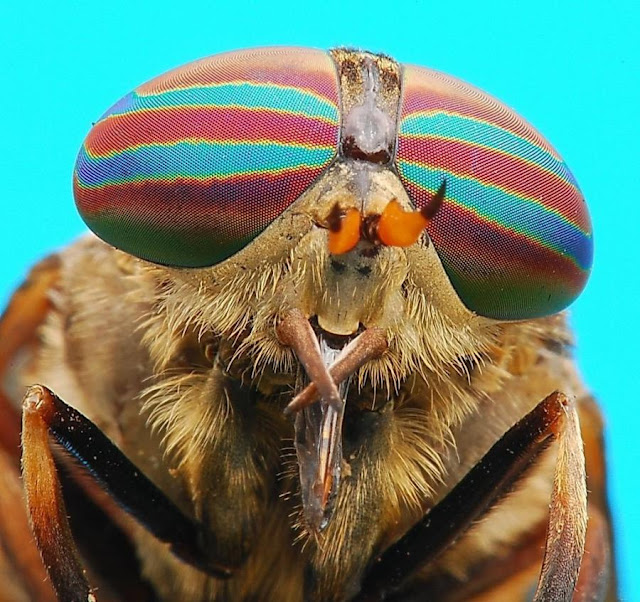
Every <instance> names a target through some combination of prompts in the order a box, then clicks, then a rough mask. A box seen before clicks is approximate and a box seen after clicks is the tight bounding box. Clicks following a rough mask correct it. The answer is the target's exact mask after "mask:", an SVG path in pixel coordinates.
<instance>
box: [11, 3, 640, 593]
mask: <svg viewBox="0 0 640 602" xmlns="http://www.w3.org/2000/svg"><path fill="white" fill-rule="evenodd" d="M0 15H1V25H0V27H2V38H1V39H2V49H3V58H2V62H1V66H0V75H1V79H0V109H1V110H0V115H2V125H1V131H2V143H1V146H0V177H1V181H2V196H1V197H0V207H2V220H1V221H0V234H1V235H0V252H1V254H2V262H1V263H0V305H2V306H4V304H5V303H6V300H7V299H8V295H9V294H10V291H11V290H12V289H13V288H14V287H15V286H16V285H18V284H19V282H20V280H21V278H22V277H23V276H24V274H25V272H26V270H27V269H28V267H29V266H30V265H31V264H32V263H33V262H34V261H36V260H37V259H38V258H40V257H42V256H43V255H44V254H45V253H48V252H50V251H52V250H54V249H56V248H59V247H61V246H63V245H65V244H67V243H68V242H69V241H71V240H73V239H74V238H75V237H76V236H78V235H79V234H80V233H81V232H83V231H84V227H83V224H82V223H81V221H80V219H79V218H78V217H77V215H76V213H75V209H74V205H73V201H72V196H71V170H72V168H73V164H74V161H75V156H76V153H77V150H78V148H79V146H80V144H81V142H82V140H83V138H84V136H85V134H86V133H87V131H88V130H89V128H90V127H91V124H92V122H94V121H95V120H96V119H97V118H98V117H99V116H100V115H101V114H102V113H103V111H104V110H105V109H107V108H108V107H109V106H111V104H112V103H113V102H115V101H116V100H117V99H119V98H120V97H121V96H123V95H124V94H125V93H126V92H128V91H129V90H131V89H132V88H133V87H135V86H136V85H138V84H140V83H142V82H144V81H146V80H148V79H149V78H151V77H153V76H155V75H158V74H160V73H162V72H164V71H166V70H167V69H169V68H171V67H175V66H177V65H180V64H183V63H185V62H188V61H191V60H193V59H196V58H200V57H202V56H206V55H209V54H213V53H216V52H220V51H224V50H229V49H234V48H241V47H248V46H260V45H276V44H283V45H306V46H316V47H320V48H329V47H332V46H335V45H349V46H356V47H362V48H367V49H369V50H374V51H382V52H385V53H387V54H390V55H392V56H393V57H395V58H397V59H398V60H400V61H402V62H409V63H417V64H421V65H426V66H431V67H434V68H436V69H439V70H442V71H445V72H447V73H450V74H452V75H455V76H458V77H460V78H462V79H464V80H466V81H468V82H470V83H472V84H475V85H476V86H478V87H480V88H482V89H484V90H486V91H487V92H489V93H491V94H493V95H495V96H497V97H498V98H500V99H501V100H503V101H504V102H506V103H507V104H508V105H510V106H512V107H513V108H515V109H516V110H517V111H518V112H519V113H521V114H522V115H523V116H524V117H525V118H527V119H528V120H529V121H530V122H531V123H533V124H534V125H535V126H536V127H537V128H538V129H539V130H540V131H541V132H542V133H543V134H544V135H545V136H546V137H547V138H548V139H549V140H550V141H551V142H552V144H554V146H555V147H556V148H557V149H558V151H559V152H560V153H561V154H562V155H563V157H564V158H565V159H566V161H567V162H568V164H569V166H570V167H571V169H572V171H573V173H574V175H575V176H576V178H577V180H578V182H579V183H580V185H581V187H582V190H583V192H584V194H585V196H586V198H587V199H588V201H589V204H590V207H591V211H592V217H593V221H594V227H595V241H596V243H595V244H596V253H595V266H594V271H593V275H592V278H591V280H590V282H589V284H588V286H587V289H586V290H585V292H584V293H583V295H582V297H581V298H580V299H579V300H578V301H577V302H576V303H575V304H574V306H573V308H572V320H573V324H574V325H575V328H576V331H577V342H578V348H577V354H578V358H579V361H580V366H581V369H582V371H583V373H584V375H585V378H586V380H587V382H588V383H589V385H590V386H591V388H592V390H593V392H594V394H595V395H596V396H597V397H598V399H599V400H600V401H601V403H602V405H603V407H604V409H605V412H606V416H607V423H608V428H607V446H608V450H609V470H610V482H611V499H612V505H613V511H614V518H615V525H616V536H617V554H618V559H619V566H620V576H621V582H622V587H621V591H622V593H623V598H624V600H628V601H640V578H639V577H638V576H637V575H636V574H634V571H633V567H634V566H636V567H637V566H640V510H639V507H640V505H639V503H638V500H637V499H636V496H637V495H638V494H639V492H640V486H639V485H638V467H639V466H640V429H639V419H638V408H637V406H636V403H638V401H639V399H638V392H637V385H636V380H637V376H636V375H637V371H638V368H637V366H636V364H635V361H636V359H637V357H638V355H637V353H638V352H637V348H638V337H639V335H640V318H639V317H638V309H639V305H638V297H640V277H639V276H638V250H637V245H638V244H639V240H640V236H639V235H640V228H639V224H640V210H639V207H640V203H639V202H638V200H637V197H638V191H639V190H640V175H639V174H640V167H639V163H640V153H639V152H638V146H639V141H640V122H639V120H638V118H637V115H638V110H639V108H640V67H639V59H640V44H639V42H638V36H639V33H638V32H639V31H640V8H638V4H637V3H636V2H635V1H634V0H625V1H618V2H613V3H603V2H589V1H586V0H585V1H582V2H579V1H564V2H563V1H557V2H551V1H547V0H541V1H539V2H531V3H516V2H507V1H503V2H491V1H486V2H470V1H468V0H460V1H458V2H437V3H436V2H417V1H413V2H411V1H396V2H380V1H378V0H369V1H368V2H358V3H349V2H346V1H345V0H343V1H333V0H329V1H324V2H317V3H311V2H308V3H302V2H285V1H280V0H272V1H269V2H225V3H220V4H216V3H215V2H189V1H188V0H183V1H182V2H176V1H175V0H174V1H171V2H168V1H165V0H155V1H153V2H134V1H132V0H127V1H122V0H111V1H110V2H104V3H97V2H70V1H66V2H65V1H64V0H61V1H60V2H58V3H53V2H51V3H40V2H38V3H35V2H31V3H28V2H27V3H17V2H16V3H9V2H7V3H4V4H3V7H2V10H1V11H0Z"/></svg>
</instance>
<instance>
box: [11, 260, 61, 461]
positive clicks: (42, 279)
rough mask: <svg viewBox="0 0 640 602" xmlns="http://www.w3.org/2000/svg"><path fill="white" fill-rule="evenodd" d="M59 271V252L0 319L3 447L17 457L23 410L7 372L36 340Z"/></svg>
mask: <svg viewBox="0 0 640 602" xmlns="http://www.w3.org/2000/svg"><path fill="white" fill-rule="evenodd" d="M59 272H60V258H59V257H58V256H57V255H51V256H50V257H47V258H46V259H43V260H42V261H41V262H40V263H38V264H37V265H36V266H35V267H34V268H33V269H32V270H31V272H30V274H29V276H28V277H27V279H26V281H25V282H24V283H23V284H22V285H21V286H20V288H19V289H18V290H17V291H16V292H15V293H14V294H13V297H12V298H11V301H9V305H8V307H7V308H6V310H5V311H4V313H3V314H2V318H0V446H2V447H4V448H5V449H6V450H7V451H8V452H9V453H10V454H12V455H14V456H15V457H16V458H18V456H19V449H20V413H19V412H18V411H17V409H16V408H15V407H14V406H13V405H12V404H11V403H10V401H9V399H8V397H7V396H6V394H5V391H4V384H5V378H6V372H7V370H8V368H9V366H10V364H11V361H12V360H13V359H14V357H15V355H16V353H17V352H18V351H19V350H20V349H21V348H22V347H24V346H25V345H27V344H29V343H31V342H32V341H33V340H34V339H35V337H36V330H37V328H38V327H39V326H40V325H41V324H42V322H43V321H44V318H45V316H46V314H47V311H48V310H49V307H50V301H49V297H48V292H49V290H50V289H51V287H52V286H53V285H54V284H55V282H56V280H57V279H58V277H59Z"/></svg>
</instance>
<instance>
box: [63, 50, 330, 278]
mask: <svg viewBox="0 0 640 602" xmlns="http://www.w3.org/2000/svg"><path fill="white" fill-rule="evenodd" d="M338 97H339V92H338V81H337V76H336V72H335V67H334V64H333V61H332V60H331V57H330V56H329V55H328V54H327V53H325V52H321V51H318V50H311V49H303V48H271V49H269V48H262V49H256V50H245V51H237V52H230V53H226V54H221V55H216V56H213V57H209V58H205V59H202V60H200V61H196V62H193V63H190V64H188V65H185V66H183V67H180V68H177V69H174V70H173V71H170V72H168V73H167V74H165V75H162V76H160V77H158V78H156V79H154V80H152V81H150V82H149V83H147V84H144V85H142V86H140V87H138V88H137V89H136V90H134V91H133V92H131V93H130V94H128V95H127V96H125V97H124V98H123V99H122V100H120V101H119V102H118V103H116V104H115V105H114V106H113V107H111V109H109V110H108V111H107V112H106V113H105V114H104V115H103V117H102V118H101V119H100V120H99V121H98V122H97V123H96V125H95V126H94V127H93V129H92V130H91V132H90V133H89V135H88V136H87V138H86V140H85V142H84V144H83V146H82V148H81V150H80V153H79V156H78V159H77V163H76V168H75V171H74V195H75V198H76V204H77V206H78V209H79V211H80V214H81V215H82V217H83V219H84V220H85V222H86V223H87V225H88V226H89V227H90V228H91V229H92V230H93V231H94V232H95V233H96V234H97V235H98V236H100V237H101V238H102V239H103V240H105V241H106V242H108V243H110V244H111V245H113V246H115V247H117V248H119V249H121V250H123V251H127V252H128V253H131V254H133V255H136V256H137V257H141V258H143V259H147V260H150V261H153V262H156V263H160V264H165V265H173V266H181V267H199V266H210V265H214V264H216V263H218V262H220V261H222V260H224V259H226V258H227V257H229V256H230V255H232V254H233V253H235V252H237V251H238V250H240V249H242V248H243V247H244V246H246V245H247V244H248V243H249V242H250V241H251V240H253V239H254V238H255V237H256V236H257V235H258V234H259V233H260V232H262V231H263V230H264V229H265V228H266V227H267V226H268V225H269V224H271V222H273V221H274V219H276V218H277V217H278V216H279V215H280V214H281V213H282V212H283V211H284V210H285V209H286V208H287V207H288V206H289V205H291V203H293V202H294V201H295V200H296V199H297V198H298V197H299V196H300V195H301V194H302V193H303V192H304V191H305V190H306V189H307V188H308V187H309V186H310V185H311V184H312V183H313V182H314V180H315V179H316V178H317V177H318V176H319V175H320V174H321V173H322V171H323V170H324V169H325V168H326V167H327V166H328V165H329V164H330V162H331V161H332V159H333V158H334V157H335V155H336V150H337V145H338V133H339V121H340V119H339V108H338V107H339V100H338Z"/></svg>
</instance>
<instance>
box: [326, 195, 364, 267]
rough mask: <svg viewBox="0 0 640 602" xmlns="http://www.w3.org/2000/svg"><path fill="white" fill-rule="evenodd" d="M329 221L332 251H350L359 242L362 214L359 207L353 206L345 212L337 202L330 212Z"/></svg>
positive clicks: (337, 253) (330, 249) (334, 253)
mask: <svg viewBox="0 0 640 602" xmlns="http://www.w3.org/2000/svg"><path fill="white" fill-rule="evenodd" d="M328 222H329V252H330V253H332V254H333V255H341V254H343V253H348V252H349V251H351V249H353V248H354V247H355V246H356V245H357V244H358V241H359V240H360V224H361V222H362V216H361V215H360V212H359V211H358V210H357V209H353V208H351V209H347V210H346V212H343V211H342V210H341V209H340V207H339V206H338V205H337V204H336V205H335V206H334V207H333V209H332V210H331V213H330V214H329V218H328Z"/></svg>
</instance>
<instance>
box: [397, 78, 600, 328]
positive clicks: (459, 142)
mask: <svg viewBox="0 0 640 602" xmlns="http://www.w3.org/2000/svg"><path fill="white" fill-rule="evenodd" d="M403 86H404V87H403V100H402V107H401V114H400V124H399V133H398V144H397V156H396V162H397V167H398V172H399V174H400V178H401V180H402V182H403V184H404V185H405V187H406V189H407V191H408V193H409V195H410V196H411V198H412V199H413V201H414V202H415V204H416V206H417V207H418V208H419V209H421V208H422V207H424V206H425V204H426V203H427V202H428V201H429V199H430V198H431V197H432V196H433V194H434V192H435V191H436V190H437V189H438V187H439V186H440V185H441V183H442V181H443V179H446V182H447V192H446V198H445V199H444V202H443V204H442V206H441V207H440V208H439V210H438V211H437V213H436V214H435V216H434V218H433V219H432V220H431V221H430V223H429V225H428V226H427V231H428V233H429V236H430V238H431V240H432V241H433V244H434V247H435V249H436V251H437V252H438V255H439V257H440V259H441V261H442V264H443V267H444V269H445V270H446V272H447V275H448V276H449V279H450V281H451V283H452V285H453V287H454V288H455V290H456V292H457V293H458V295H459V297H460V298H461V300H462V301H463V303H464V304H465V305H466V306H467V307H468V308H469V309H470V310H472V311H474V312H476V313H478V314H480V315H483V316H486V317H490V318H495V319H500V320H523V319H528V318H535V317H540V316H545V315H550V314H553V313H555V312H557V311H560V310H562V309H564V308H565V307H567V305H569V304H570V303H571V302H572V301H573V300H574V299H575V298H576V297H577V296H578V294H579V293H580V291H581V290H582V289H583V288H584V285H585V283H586V280H587V277H588V275H589V271H590V268H591V262H592V254H593V240H592V232H591V222H590V219H589V214H588V212H587V207H586V204H585V202H584V199H583V197H582V194H581V193H580V190H579V188H578V186H577V184H576V182H575V180H574V178H573V176H572V175H571V172H570V171H569V169H568V168H567V166H566V165H565V163H564V162H563V160H562V159H561V158H560V157H559V156H558V155H557V153H556V152H555V151H554V150H553V148H552V147H551V146H550V145H549V143H548V142H547V141H546V140H544V138H542V137H541V136H540V134H538V133H537V132H536V131H535V130H534V129H533V128H532V127H531V126H530V125H529V124H527V123H526V122H525V121H524V120H523V119H521V118H520V117H519V116H518V115H516V114H515V113H514V112H513V111H511V110H510V109H508V108H507V107H505V106H504V105H502V104H500V103H499V102H497V101H496V100H494V99H493V98H491V97H489V96H487V95H486V94H484V93H482V92H480V91H479V90H477V89H475V88H472V87H471V86H468V85H466V84H464V83H462V82H460V81H458V80H455V79H453V78H450V77H447V76H445V75H443V74H441V73H438V72H435V71H431V70H428V69H422V68H418V67H413V66H406V67H405V70H404V84H403Z"/></svg>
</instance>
